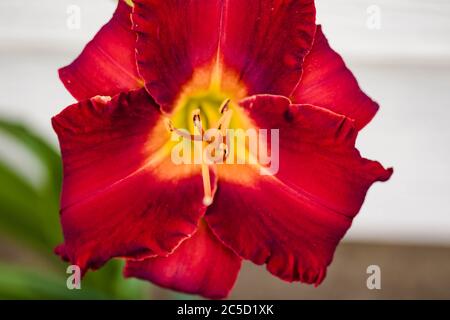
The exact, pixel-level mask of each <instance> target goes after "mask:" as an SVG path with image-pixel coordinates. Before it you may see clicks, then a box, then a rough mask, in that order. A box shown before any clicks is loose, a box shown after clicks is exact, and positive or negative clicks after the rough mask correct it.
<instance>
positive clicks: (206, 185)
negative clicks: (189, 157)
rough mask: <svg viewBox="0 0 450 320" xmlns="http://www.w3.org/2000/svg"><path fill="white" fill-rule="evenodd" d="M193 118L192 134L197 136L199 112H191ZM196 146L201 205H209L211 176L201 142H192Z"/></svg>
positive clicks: (199, 129)
mask: <svg viewBox="0 0 450 320" xmlns="http://www.w3.org/2000/svg"><path fill="white" fill-rule="evenodd" d="M193 119H194V124H195V126H194V136H199V135H200V132H201V130H202V128H201V119H200V113H199V112H197V110H195V111H194V112H193ZM194 145H195V147H196V148H197V152H200V154H201V155H202V179H203V205H205V206H209V205H211V204H212V202H213V198H212V191H211V178H210V176H209V166H208V165H207V164H206V163H205V161H203V146H202V144H200V145H199V144H194Z"/></svg>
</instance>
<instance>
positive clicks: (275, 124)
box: [53, 0, 392, 298]
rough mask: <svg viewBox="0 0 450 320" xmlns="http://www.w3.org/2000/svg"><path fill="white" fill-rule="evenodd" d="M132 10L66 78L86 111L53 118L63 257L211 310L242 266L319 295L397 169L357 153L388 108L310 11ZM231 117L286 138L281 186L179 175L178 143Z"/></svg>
mask: <svg viewBox="0 0 450 320" xmlns="http://www.w3.org/2000/svg"><path fill="white" fill-rule="evenodd" d="M129 2H130V1H127V3H126V2H124V1H120V2H119V5H118V8H117V10H116V12H115V14H114V16H113V18H112V19H111V21H109V23H108V24H106V25H105V26H104V27H103V28H102V29H101V30H100V32H99V33H98V34H97V35H96V36H95V38H94V39H93V40H92V41H91V42H90V43H89V44H88V45H87V46H86V48H85V49H84V51H83V52H82V53H81V55H80V56H79V57H78V58H77V59H76V60H75V61H74V62H73V63H72V64H71V65H69V66H67V67H65V68H63V69H61V70H60V77H61V79H62V81H63V82H64V84H65V86H66V87H67V89H68V90H69V91H70V92H71V93H72V94H73V96H74V97H75V98H76V99H77V100H79V101H80V102H79V103H77V104H75V105H72V106H70V107H68V108H66V109H65V110H64V111H63V112H61V113H60V114H59V115H57V116H56V117H54V118H53V126H54V129H55V131H56V132H57V134H58V137H59V141H60V145H61V150H62V157H63V162H64V183H63V190H62V201H61V222H62V226H63V231H64V238H65V242H64V244H63V245H61V246H59V247H58V248H57V249H56V252H57V253H58V254H59V255H61V256H62V257H63V258H65V259H66V260H69V261H70V262H71V263H73V264H77V265H79V266H80V267H81V268H82V270H83V271H86V270H88V269H89V268H91V269H96V268H99V267H101V266H102V265H103V264H104V263H106V262H107V261H108V260H109V259H111V258H115V257H122V258H125V259H127V265H126V269H125V271H124V273H125V276H127V277H138V278H142V279H147V280H149V281H152V282H154V283H156V284H158V285H161V286H164V287H167V288H172V289H175V290H179V291H183V292H188V293H195V294H201V295H203V296H205V297H210V298H223V297H226V296H227V295H228V293H229V291H230V290H231V288H232V286H233V284H234V282H235V280H236V277H237V274H238V272H239V269H240V266H241V260H242V259H247V260H251V261H252V262H254V263H256V264H266V265H267V269H268V270H269V271H270V272H271V273H273V274H274V275H276V276H278V277H280V278H281V279H283V280H287V281H302V282H304V283H310V284H316V285H318V284H320V283H321V282H322V281H323V279H324V277H325V274H326V269H327V266H328V265H329V264H330V263H331V261H332V257H333V254H334V251H335V248H336V246H337V245H338V243H339V241H340V240H341V238H342V237H343V236H344V234H345V233H346V231H347V230H348V228H349V227H350V225H351V223H352V220H353V218H354V217H355V216H356V214H357V213H358V211H359V210H360V208H361V206H362V203H363V201H364V198H365V195H366V193H367V191H368V189H369V187H370V186H371V185H372V184H373V183H374V182H376V181H386V180H388V179H389V177H390V176H391V174H392V169H387V170H386V169H384V168H383V167H382V166H381V165H380V164H379V163H378V162H375V161H370V160H367V159H364V158H362V157H361V156H360V154H359V152H358V151H357V150H356V149H355V140H356V137H357V134H358V131H359V130H360V129H362V128H363V127H364V126H365V125H366V124H367V123H368V122H369V121H370V120H371V119H372V118H373V116H374V115H375V113H376V112H377V110H378V105H377V104H376V103H375V102H374V101H372V100H371V99H370V98H369V97H368V96H367V95H365V94H364V93H363V92H362V91H361V89H360V88H359V86H358V83H357V81H356V80H355V78H354V77H353V75H352V73H351V72H350V71H349V70H348V69H347V68H346V66H345V64H344V62H343V61H342V59H341V58H340V56H339V55H338V54H337V53H335V52H334V51H333V50H332V49H331V48H330V46H329V45H328V42H327V40H326V39H325V36H324V35H323V33H322V30H321V28H320V27H317V26H316V25H315V8H314V1H312V0H247V1H241V0H196V1H177V0H164V1H158V0H134V1H133V5H132V6H130V5H129ZM227 99H230V100H227ZM223 101H231V102H229V104H228V105H227V108H229V110H231V111H232V112H233V116H232V118H230V117H231V116H230V117H229V118H227V121H228V124H229V128H241V127H242V128H243V129H248V128H258V129H278V130H279V157H280V163H279V168H278V171H277V172H276V173H275V174H274V175H261V174H260V170H261V168H262V165H261V164H259V163H246V164H225V163H223V164H220V163H215V164H209V165H205V164H204V163H201V164H182V165H178V164H175V163H174V162H173V161H171V157H170V155H171V148H172V146H173V143H171V142H170V139H171V133H170V132H169V131H174V130H175V131H176V130H178V129H177V128H188V129H189V130H190V131H191V132H193V131H194V132H197V133H198V132H200V130H201V129H202V128H198V122H195V123H194V122H193V121H192V120H193V119H192V117H191V114H192V113H191V112H192V111H193V110H194V109H197V108H199V113H197V117H198V118H195V117H194V118H195V119H194V120H196V121H198V120H199V119H200V118H201V120H202V121H203V123H204V124H205V127H208V126H209V127H212V124H213V123H215V122H219V123H221V124H223V123H224V122H221V121H225V120H224V116H222V115H221V112H222V113H223V108H222V109H221V108H220V106H221V105H222V103H223ZM227 110H228V109H227ZM227 112H228V111H227ZM226 114H228V113H226ZM230 115H231V113H230ZM167 119H170V120H171V122H170V125H169V126H168V122H167ZM225 127H227V126H225ZM168 129H169V130H168ZM177 132H178V131H177ZM268 147H269V148H270V147H271V145H270V144H269V146H268Z"/></svg>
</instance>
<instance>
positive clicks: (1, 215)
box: [0, 119, 62, 248]
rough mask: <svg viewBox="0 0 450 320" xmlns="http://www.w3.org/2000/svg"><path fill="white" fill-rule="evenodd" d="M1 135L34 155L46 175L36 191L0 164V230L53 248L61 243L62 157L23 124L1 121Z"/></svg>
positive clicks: (35, 244)
mask: <svg viewBox="0 0 450 320" xmlns="http://www.w3.org/2000/svg"><path fill="white" fill-rule="evenodd" d="M0 132H3V133H4V134H6V135H8V136H9V137H10V138H12V139H14V140H15V141H16V142H17V143H19V144H21V145H22V146H23V147H25V148H26V149H27V150H29V151H31V153H32V154H33V155H34V156H35V157H36V159H37V160H38V161H39V162H40V163H41V164H42V167H43V168H45V171H46V172H45V179H44V182H43V183H42V185H41V186H37V187H36V186H32V185H31V184H30V182H28V181H26V180H25V179H23V178H22V177H21V176H20V175H19V174H18V173H16V172H15V171H14V170H13V169H12V168H10V167H8V166H7V165H6V164H4V163H1V162H0V228H1V229H3V230H5V231H6V232H7V233H11V232H12V233H13V234H14V236H15V238H20V239H22V240H25V241H27V242H28V243H31V244H32V245H34V246H37V247H44V248H49V247H53V246H55V245H56V244H57V243H58V242H60V241H61V232H60V227H59V215H58V207H59V193H60V188H61V171H62V169H61V160H60V157H59V155H58V153H57V152H56V151H55V150H54V149H53V147H51V146H50V145H49V144H48V143H47V142H46V141H44V140H43V139H42V138H40V137H38V136H37V135H36V134H34V133H32V132H31V131H29V130H28V129H26V128H25V127H23V126H22V125H20V124H17V123H14V122H8V121H6V120H2V119H0Z"/></svg>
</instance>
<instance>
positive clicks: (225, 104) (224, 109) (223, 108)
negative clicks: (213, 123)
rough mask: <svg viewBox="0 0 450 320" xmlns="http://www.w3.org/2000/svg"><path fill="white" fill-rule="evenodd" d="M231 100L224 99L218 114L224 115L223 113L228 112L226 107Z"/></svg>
mask: <svg viewBox="0 0 450 320" xmlns="http://www.w3.org/2000/svg"><path fill="white" fill-rule="evenodd" d="M230 102H231V99H226V100H225V101H224V102H222V105H221V106H220V108H219V112H220V113H221V114H224V113H225V112H227V111H228V105H229V104H230Z"/></svg>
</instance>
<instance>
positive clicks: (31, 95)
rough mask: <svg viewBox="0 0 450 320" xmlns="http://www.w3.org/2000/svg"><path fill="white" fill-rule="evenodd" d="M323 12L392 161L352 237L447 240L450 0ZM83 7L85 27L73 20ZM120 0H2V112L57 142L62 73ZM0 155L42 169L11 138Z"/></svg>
mask: <svg viewBox="0 0 450 320" xmlns="http://www.w3.org/2000/svg"><path fill="white" fill-rule="evenodd" d="M316 4H317V11H318V20H319V22H320V23H321V24H322V25H323V28H324V32H325V33H326V35H327V37H328V38H329V40H330V43H331V44H332V46H333V47H334V49H335V50H337V51H338V52H340V53H341V54H342V55H343V57H344V59H345V60H346V62H347V64H348V66H349V67H350V68H351V69H352V70H353V72H354V73H355V75H356V76H357V78H358V79H359V81H360V84H361V86H362V88H363V89H364V90H365V91H366V92H367V93H368V94H369V95H370V96H372V97H373V98H374V99H375V100H377V101H378V102H379V103H380V105H381V110H380V112H379V113H378V115H377V117H376V118H375V119H374V121H373V122H372V123H371V124H370V125H369V126H368V127H367V128H366V129H365V130H364V131H363V132H362V133H361V134H360V137H359V140H358V147H359V149H360V150H361V152H362V154H363V155H364V156H366V157H368V158H372V159H377V160H380V161H381V162H382V163H383V164H384V165H386V166H393V167H394V168H395V173H394V176H393V177H392V179H391V181H389V182H388V183H386V184H384V185H381V184H377V185H375V186H374V187H373V188H372V189H371V190H370V192H369V194H368V197H367V200H366V203H365V205H364V207H363V210H362V212H361V213H360V215H359V216H358V217H357V218H356V220H355V222H354V225H353V227H352V229H351V231H350V232H349V234H348V235H347V237H346V240H358V241H360V242H361V241H372V242H373V241H375V242H378V243H380V242H396V243H399V242H409V243H416V244H424V243H432V244H450V187H449V177H450V165H449V164H450V152H449V149H448V148H449V139H450V125H449V121H450V1H447V0H428V1H423V0H396V1H393V0H339V1H336V0H317V1H316ZM72 5H76V6H78V7H79V8H80V10H81V28H80V29H70V28H69V27H68V25H67V20H68V17H69V14H70V12H68V10H69V11H70V8H71V6H72ZM114 8H115V1H113V0H95V1H93V0H38V1H37V0H35V1H30V0H0V116H1V117H8V118H12V119H17V120H20V121H23V122H24V123H26V124H27V125H29V126H30V127H32V128H34V129H36V130H37V132H39V133H42V134H43V135H44V136H46V137H48V139H49V140H50V141H52V142H53V143H54V144H56V137H55V135H54V134H53V132H52V129H51V126H50V118H51V116H52V115H55V114H56V113H58V112H59V111H61V110H62V108H64V107H65V106H67V105H69V104H71V103H73V102H74V99H73V98H72V97H71V96H70V95H69V94H68V93H67V92H66V90H65V89H64V87H63V86H62V85H61V83H60V82H59V79H58V77H57V69H58V68H59V67H61V66H64V65H66V64H68V63H70V62H71V61H72V59H74V58H75V57H76V56H77V55H78V54H79V53H80V52H81V50H82V48H83V46H84V45H85V44H86V43H87V41H89V40H90V39H91V38H92V36H93V35H94V34H95V33H96V32H97V31H98V29H99V28H100V27H101V26H102V25H103V24H104V23H105V22H106V21H107V20H108V19H109V18H110V16H111V14H112V12H113V10H114ZM0 157H2V158H3V159H6V160H7V161H9V163H10V164H11V165H12V166H15V167H17V168H19V169H20V170H21V171H22V172H23V174H24V176H27V177H30V179H36V180H38V179H39V176H38V174H37V172H39V170H37V168H36V165H37V164H35V163H33V161H32V160H30V158H29V157H27V155H26V151H24V150H20V149H18V148H17V147H16V146H15V145H14V144H11V143H9V142H8V141H6V140H5V139H1V140H0Z"/></svg>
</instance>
